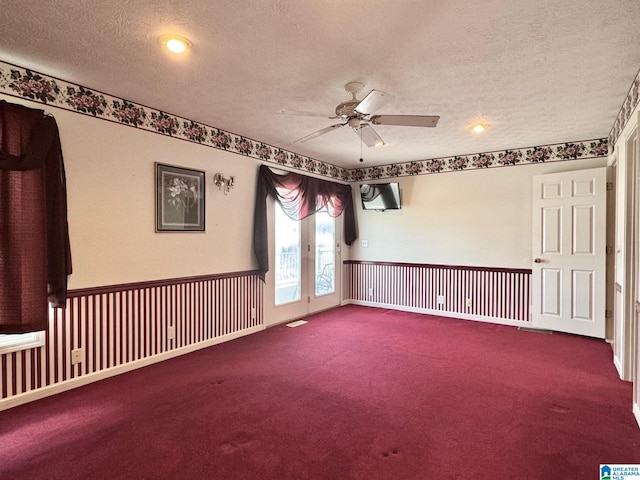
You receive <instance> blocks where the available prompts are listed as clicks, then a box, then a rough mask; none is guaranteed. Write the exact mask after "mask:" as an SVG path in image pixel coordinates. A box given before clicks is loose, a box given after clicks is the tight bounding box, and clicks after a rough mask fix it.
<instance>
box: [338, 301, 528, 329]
mask: <svg viewBox="0 0 640 480" xmlns="http://www.w3.org/2000/svg"><path fill="white" fill-rule="evenodd" d="M345 304H352V305H363V306H365V307H376V308H388V309H389V310H399V311H402V312H412V313H426V314H429V315H438V316H440V317H450V318H458V319H460V320H473V321H476V322H485V323H494V324H497V325H509V326H512V327H522V326H530V325H531V322H523V321H520V320H509V319H508V318H498V317H485V316H482V315H470V314H466V313H458V312H448V311H446V310H433V309H430V308H417V307H405V306H402V305H393V304H387V303H377V302H364V301H362V300H348V301H346V302H345Z"/></svg>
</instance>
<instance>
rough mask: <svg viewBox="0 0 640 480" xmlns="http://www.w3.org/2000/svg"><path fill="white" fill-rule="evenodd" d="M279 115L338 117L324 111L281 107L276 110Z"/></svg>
mask: <svg viewBox="0 0 640 480" xmlns="http://www.w3.org/2000/svg"><path fill="white" fill-rule="evenodd" d="M276 113H277V114H278V115H297V116H302V117H320V118H336V117H335V116H333V117H332V116H329V115H325V114H323V113H316V112H305V111H304V110H289V109H288V108H281V109H280V110H278V111H277V112H276Z"/></svg>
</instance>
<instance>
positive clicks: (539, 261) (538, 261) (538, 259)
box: [533, 258, 542, 263]
mask: <svg viewBox="0 0 640 480" xmlns="http://www.w3.org/2000/svg"><path fill="white" fill-rule="evenodd" d="M533 262H534V263H542V259H541V258H535V259H534V260H533Z"/></svg>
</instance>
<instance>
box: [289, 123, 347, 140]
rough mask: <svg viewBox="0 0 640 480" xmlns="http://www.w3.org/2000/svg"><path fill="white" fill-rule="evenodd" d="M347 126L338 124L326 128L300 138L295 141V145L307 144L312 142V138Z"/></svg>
mask: <svg viewBox="0 0 640 480" xmlns="http://www.w3.org/2000/svg"><path fill="white" fill-rule="evenodd" d="M345 125H346V123H336V124H335V125H331V126H330V127H325V128H323V129H321V130H318V131H317V132H313V133H310V134H309V135H306V136H304V137H302V138H299V139H297V140H295V141H294V142H293V143H298V142H306V141H308V140H311V139H312V138H316V137H319V136H320V135H324V134H325V133H329V132H330V131H331V130H334V129H336V128H339V127H343V126H345Z"/></svg>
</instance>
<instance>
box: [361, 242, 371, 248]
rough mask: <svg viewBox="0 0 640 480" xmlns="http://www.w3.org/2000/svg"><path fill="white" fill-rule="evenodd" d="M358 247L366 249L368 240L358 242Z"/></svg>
mask: <svg viewBox="0 0 640 480" xmlns="http://www.w3.org/2000/svg"><path fill="white" fill-rule="evenodd" d="M360 246H362V247H364V248H367V247H368V246H369V240H360Z"/></svg>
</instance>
